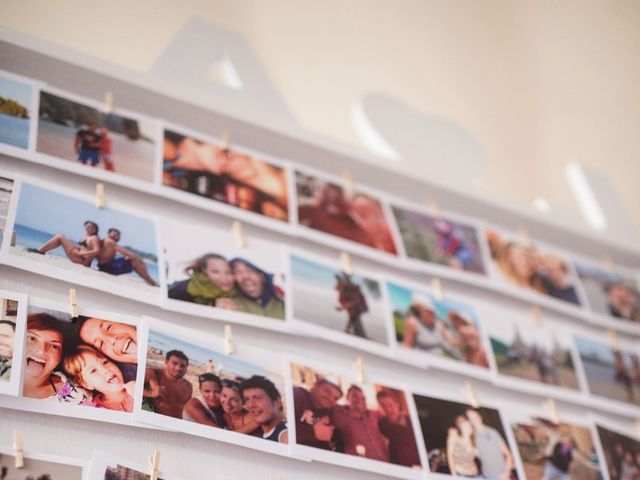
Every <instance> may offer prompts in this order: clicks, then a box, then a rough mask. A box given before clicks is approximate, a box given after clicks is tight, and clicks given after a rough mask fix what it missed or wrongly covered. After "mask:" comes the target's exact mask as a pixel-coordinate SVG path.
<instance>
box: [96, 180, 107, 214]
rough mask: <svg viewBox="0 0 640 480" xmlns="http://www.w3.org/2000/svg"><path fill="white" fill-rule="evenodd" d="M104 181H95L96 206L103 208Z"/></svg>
mask: <svg viewBox="0 0 640 480" xmlns="http://www.w3.org/2000/svg"><path fill="white" fill-rule="evenodd" d="M104 205H105V202H104V183H96V207H98V208H104Z"/></svg>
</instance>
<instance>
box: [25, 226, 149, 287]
mask: <svg viewBox="0 0 640 480" xmlns="http://www.w3.org/2000/svg"><path fill="white" fill-rule="evenodd" d="M83 227H84V236H83V237H82V238H80V240H78V241H77V242H75V241H73V240H71V239H70V238H67V237H66V236H65V235H63V234H61V233H58V234H55V235H54V236H53V237H51V238H50V239H49V240H47V241H46V242H45V243H44V244H43V245H41V246H40V247H38V248H27V251H28V252H30V253H36V254H40V255H45V254H46V253H47V252H49V251H51V250H54V249H56V248H58V247H61V248H62V249H63V250H64V253H65V255H66V256H67V258H68V259H69V260H70V261H71V262H73V263H77V264H79V265H84V266H85V267H92V265H93V264H94V263H95V264H96V266H97V269H98V270H99V271H101V272H105V273H108V274H110V275H125V274H128V273H132V272H135V273H136V274H138V276H140V277H141V278H142V279H143V280H144V281H145V282H146V283H148V284H149V285H152V286H157V285H158V284H157V283H156V281H155V280H154V279H153V278H152V277H151V275H149V271H148V269H147V266H146V264H145V262H144V260H143V259H142V258H141V257H140V256H138V255H136V254H135V253H134V252H132V251H131V250H129V249H127V248H124V247H123V246H122V245H120V244H119V243H118V242H120V238H121V236H122V233H121V232H120V230H119V229H117V228H115V227H111V228H109V230H108V231H107V236H106V237H105V238H100V236H99V230H100V227H99V226H98V224H97V223H96V222H94V221H92V220H87V221H85V222H84V224H83Z"/></svg>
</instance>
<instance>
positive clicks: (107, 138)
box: [100, 127, 116, 172]
mask: <svg viewBox="0 0 640 480" xmlns="http://www.w3.org/2000/svg"><path fill="white" fill-rule="evenodd" d="M100 135H101V136H102V141H101V142H100V156H101V157H102V161H103V162H104V168H105V169H106V170H108V171H110V172H115V170H116V169H115V165H114V163H113V159H112V158H111V154H112V153H113V139H112V138H111V135H109V129H108V128H107V127H102V128H101V129H100Z"/></svg>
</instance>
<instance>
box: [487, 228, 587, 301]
mask: <svg viewBox="0 0 640 480" xmlns="http://www.w3.org/2000/svg"><path fill="white" fill-rule="evenodd" d="M486 236H487V242H488V244H489V251H490V252H491V258H492V259H493V260H494V262H495V264H496V266H497V267H498V269H499V270H500V272H501V273H502V274H503V275H504V277H505V278H506V279H507V280H508V281H510V282H511V283H513V284H515V285H517V286H519V287H521V288H525V289H528V290H532V291H536V292H538V293H541V294H544V295H548V296H550V297H553V298H557V299H558V300H562V301H565V302H569V303H572V304H574V305H579V304H580V300H579V298H578V292H577V289H576V282H575V280H574V278H573V277H572V275H571V274H570V271H569V266H568V264H567V262H565V261H564V260H563V259H562V258H560V257H558V256H557V255H554V254H550V253H543V252H541V251H539V250H538V249H537V248H535V247H534V246H532V245H526V244H523V243H519V242H516V241H507V240H505V239H504V238H502V236H501V235H500V234H498V233H497V232H495V231H493V230H487V232H486Z"/></svg>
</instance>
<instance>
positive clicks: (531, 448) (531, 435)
mask: <svg viewBox="0 0 640 480" xmlns="http://www.w3.org/2000/svg"><path fill="white" fill-rule="evenodd" d="M511 428H512V429H513V435H514V437H515V441H516V444H517V445H518V452H519V453H520V459H521V460H522V468H523V470H524V475H525V478H526V479H527V480H556V479H558V480H601V479H602V472H601V468H602V464H601V461H600V458H599V457H598V454H597V452H596V447H595V442H594V438H593V436H592V434H591V429H590V428H589V427H585V426H581V425H575V424H572V423H566V422H561V423H554V422H552V421H550V420H548V419H545V418H541V417H530V418H526V419H523V420H522V421H517V422H512V424H511Z"/></svg>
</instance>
